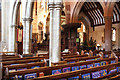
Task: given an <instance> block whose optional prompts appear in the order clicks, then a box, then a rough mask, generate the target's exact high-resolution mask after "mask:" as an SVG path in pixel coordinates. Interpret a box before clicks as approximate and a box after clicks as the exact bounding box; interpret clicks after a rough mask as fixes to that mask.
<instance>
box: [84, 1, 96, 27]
mask: <svg viewBox="0 0 120 80" xmlns="http://www.w3.org/2000/svg"><path fill="white" fill-rule="evenodd" d="M84 6H86V7H87V9H89V6H87V4H86V3H85V4H84ZM87 13H88V12H87ZM90 14H91V15H92V17H93V19H94V21H95V24H96V18H95V17H94V15H93V14H92V12H91V11H90ZM95 24H94V25H95Z"/></svg>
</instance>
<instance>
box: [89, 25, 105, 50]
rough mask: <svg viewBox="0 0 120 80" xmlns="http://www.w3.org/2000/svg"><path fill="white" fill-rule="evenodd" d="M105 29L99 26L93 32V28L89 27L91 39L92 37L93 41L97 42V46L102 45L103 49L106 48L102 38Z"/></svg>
mask: <svg viewBox="0 0 120 80" xmlns="http://www.w3.org/2000/svg"><path fill="white" fill-rule="evenodd" d="M104 28H105V26H104V25H103V26H97V27H95V30H94V31H93V27H89V39H90V38H91V37H92V38H93V40H96V42H97V44H100V45H101V48H105V45H104V43H103V42H102V37H104Z"/></svg>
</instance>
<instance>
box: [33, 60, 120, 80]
mask: <svg viewBox="0 0 120 80" xmlns="http://www.w3.org/2000/svg"><path fill="white" fill-rule="evenodd" d="M118 66H120V62H118V63H114V64H108V65H105V66H100V67H93V68H88V69H82V70H77V71H71V72H66V73H60V74H55V75H49V76H43V77H38V78H34V79H32V80H58V79H64V78H70V77H74V76H79V78H80V79H81V74H86V73H92V72H96V71H100V70H104V69H107V70H109V68H111V67H118ZM118 73H120V72H118ZM101 79H104V78H100V80H101ZM98 80H99V79H98Z"/></svg>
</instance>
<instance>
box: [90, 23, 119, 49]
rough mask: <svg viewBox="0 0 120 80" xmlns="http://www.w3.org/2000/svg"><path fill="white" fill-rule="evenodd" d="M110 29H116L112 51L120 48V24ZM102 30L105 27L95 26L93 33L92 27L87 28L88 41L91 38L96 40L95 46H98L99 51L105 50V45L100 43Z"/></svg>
mask: <svg viewBox="0 0 120 80" xmlns="http://www.w3.org/2000/svg"><path fill="white" fill-rule="evenodd" d="M112 27H114V28H115V29H116V42H114V44H115V45H114V46H113V47H112V48H113V49H115V48H116V49H118V48H120V24H113V25H112ZM104 29H105V26H104V25H103V26H97V27H95V31H93V27H89V39H90V38H91V37H92V38H93V40H96V42H97V44H100V45H101V47H100V49H103V48H105V43H104V42H102V37H104Z"/></svg>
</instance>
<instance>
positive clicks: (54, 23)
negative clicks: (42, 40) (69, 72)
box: [48, 1, 62, 66]
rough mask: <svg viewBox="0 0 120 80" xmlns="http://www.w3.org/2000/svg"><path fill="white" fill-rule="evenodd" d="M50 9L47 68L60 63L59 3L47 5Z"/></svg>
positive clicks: (60, 5)
mask: <svg viewBox="0 0 120 80" xmlns="http://www.w3.org/2000/svg"><path fill="white" fill-rule="evenodd" d="M48 6H49V9H50V42H49V44H50V45H49V61H50V63H49V66H51V63H56V62H59V61H60V57H61V29H60V25H61V8H62V1H61V2H56V3H54V2H51V3H49V5H48Z"/></svg>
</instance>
